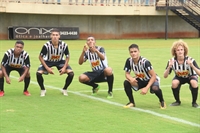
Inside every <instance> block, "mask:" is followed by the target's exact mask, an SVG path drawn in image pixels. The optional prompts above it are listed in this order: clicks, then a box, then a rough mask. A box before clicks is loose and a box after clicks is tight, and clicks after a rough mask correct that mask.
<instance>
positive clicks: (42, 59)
mask: <svg viewBox="0 0 200 133" xmlns="http://www.w3.org/2000/svg"><path fill="white" fill-rule="evenodd" d="M46 54H47V48H46V47H45V46H43V47H42V50H41V52H40V55H39V60H40V62H41V64H42V65H43V66H44V68H45V69H46V70H47V71H48V69H49V67H48V66H47V64H46V63H45V61H44V58H43V57H44V56H45V55H46Z"/></svg>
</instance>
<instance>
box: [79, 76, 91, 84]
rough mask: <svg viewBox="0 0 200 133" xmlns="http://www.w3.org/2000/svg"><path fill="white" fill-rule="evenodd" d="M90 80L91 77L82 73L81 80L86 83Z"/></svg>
mask: <svg viewBox="0 0 200 133" xmlns="http://www.w3.org/2000/svg"><path fill="white" fill-rule="evenodd" d="M88 81H89V78H88V77H87V76H86V75H84V74H81V75H80V76H79V82H81V83H84V82H88Z"/></svg>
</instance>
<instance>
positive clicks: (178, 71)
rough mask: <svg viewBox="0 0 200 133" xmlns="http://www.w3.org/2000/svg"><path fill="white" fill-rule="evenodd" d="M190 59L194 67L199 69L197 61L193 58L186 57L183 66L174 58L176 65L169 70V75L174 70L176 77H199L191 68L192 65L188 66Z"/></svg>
mask: <svg viewBox="0 0 200 133" xmlns="http://www.w3.org/2000/svg"><path fill="white" fill-rule="evenodd" d="M188 59H191V61H192V63H193V65H194V66H195V67H196V68H198V69H199V67H198V65H197V63H196V61H195V60H194V59H193V58H191V57H188V56H186V57H185V59H184V63H183V64H179V63H178V61H177V59H176V58H175V57H174V58H172V60H174V64H173V65H172V68H171V69H170V70H169V74H171V72H172V70H173V71H174V73H175V75H176V76H178V77H182V78H188V77H190V76H194V75H197V74H196V72H195V71H194V70H193V69H192V67H190V65H188V64H187V60H188ZM169 61H170V60H169ZM169 61H168V63H167V67H166V69H167V68H168V65H169Z"/></svg>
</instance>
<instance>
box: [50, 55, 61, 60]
mask: <svg viewBox="0 0 200 133" xmlns="http://www.w3.org/2000/svg"><path fill="white" fill-rule="evenodd" d="M58 59H60V55H52V56H51V60H58Z"/></svg>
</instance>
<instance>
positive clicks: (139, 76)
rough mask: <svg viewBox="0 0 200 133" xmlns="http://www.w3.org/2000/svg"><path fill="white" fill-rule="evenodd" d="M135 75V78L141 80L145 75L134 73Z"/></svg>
mask: <svg viewBox="0 0 200 133" xmlns="http://www.w3.org/2000/svg"><path fill="white" fill-rule="evenodd" d="M135 75H136V77H138V78H142V79H144V78H145V74H144V73H136V74H135Z"/></svg>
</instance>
